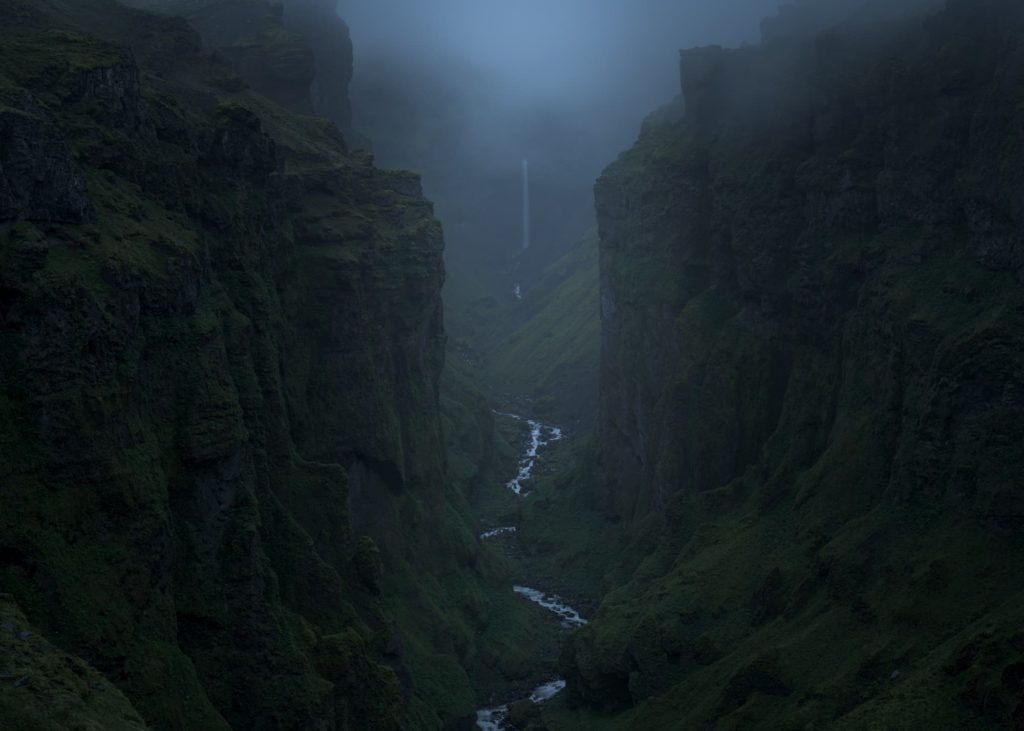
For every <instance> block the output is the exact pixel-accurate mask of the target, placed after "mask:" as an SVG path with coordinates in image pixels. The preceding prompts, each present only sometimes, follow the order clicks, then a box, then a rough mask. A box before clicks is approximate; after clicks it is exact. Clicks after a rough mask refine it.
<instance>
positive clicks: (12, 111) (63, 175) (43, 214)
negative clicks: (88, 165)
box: [0, 92, 92, 223]
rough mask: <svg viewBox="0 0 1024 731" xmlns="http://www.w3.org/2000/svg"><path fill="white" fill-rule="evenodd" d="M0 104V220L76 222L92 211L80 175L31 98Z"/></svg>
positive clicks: (11, 97)
mask: <svg viewBox="0 0 1024 731" xmlns="http://www.w3.org/2000/svg"><path fill="white" fill-rule="evenodd" d="M6 96H7V99H5V100H4V101H3V102H2V106H0V220H11V219H27V220H36V221H54V222H62V223H78V222H81V221H83V220H85V219H86V218H87V217H89V215H90V214H91V213H92V203H91V201H90V200H89V197H88V196H87V195H86V192H85V181H84V180H83V178H82V172H81V170H80V169H79V168H78V165H77V164H76V163H75V160H74V157H73V155H72V153H71V149H70V148H69V147H68V145H67V142H66V141H65V140H64V139H63V138H62V137H61V136H60V133H59V132H58V131H57V130H56V129H54V127H53V126H52V125H51V124H49V122H48V120H47V119H46V118H45V116H44V115H45V113H44V112H43V110H42V109H41V108H40V107H39V105H38V104H37V103H36V102H35V100H34V99H33V98H32V96H31V95H30V94H28V93H27V92H23V93H20V94H17V93H16V94H12V93H8V94H7V95H6Z"/></svg>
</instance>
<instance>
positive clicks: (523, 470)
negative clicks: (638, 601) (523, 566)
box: [476, 412, 587, 731]
mask: <svg viewBox="0 0 1024 731" xmlns="http://www.w3.org/2000/svg"><path fill="white" fill-rule="evenodd" d="M495 413H496V414H497V415H498V416H502V417H505V418H508V419H513V420H515V421H519V422H524V423H525V424H526V425H527V427H528V428H529V436H528V438H527V440H526V444H525V446H524V448H523V452H522V454H521V455H520V457H519V462H518V472H517V474H516V476H515V477H513V478H512V479H511V480H509V481H508V482H507V483H505V487H506V488H508V489H509V490H511V491H512V492H513V493H515V494H516V495H518V496H520V497H522V498H525V497H527V496H528V495H529V494H530V492H529V490H528V489H527V487H526V486H527V485H528V484H529V482H530V481H531V480H532V478H533V473H534V469H535V467H536V466H537V463H538V461H539V460H540V457H541V453H542V451H543V449H544V448H545V447H548V446H550V445H551V444H553V443H555V442H558V441H561V440H562V439H563V438H564V433H563V431H562V429H561V428H560V427H557V426H553V425H551V424H545V423H543V422H540V421H536V420H534V419H528V418H526V417H522V416H519V415H517V414H510V413H506V412H495ZM518 531H519V529H518V527H517V526H499V527H496V528H491V529H488V530H485V531H483V532H482V533H480V538H481V539H483V540H490V539H499V538H503V537H505V538H511V537H514V536H515V534H516V533H518ZM516 597H519V598H520V600H522V599H525V600H526V601H529V602H532V603H534V604H536V605H537V606H539V607H541V608H543V609H545V610H547V611H548V612H549V613H550V615H551V616H552V618H556V619H557V621H558V622H559V623H560V624H561V626H562V627H563V628H565V629H567V630H572V629H576V628H578V627H582V626H583V625H585V624H586V623H587V620H586V619H584V618H583V616H582V615H581V614H580V613H579V612H578V611H577V610H576V609H574V608H573V607H571V606H569V604H568V603H567V602H566V601H565V600H564V599H562V597H560V596H558V595H557V594H552V593H548V592H545V591H541V590H540V589H535V588H532V587H529V586H522V585H518V584H517V585H515V586H513V587H512V591H511V593H510V596H509V599H510V601H515V600H516ZM564 688H565V680H563V679H562V678H553V679H551V680H548V681H546V682H544V683H542V684H540V685H538V686H537V687H536V688H534V689H533V691H532V692H531V693H530V694H529V695H528V696H526V697H524V698H521V699H518V700H515V701H511V702H509V703H505V704H502V705H498V706H492V707H489V708H481V709H480V710H478V711H477V714H476V725H477V727H478V728H479V729H481V731H505V730H506V729H509V728H510V726H509V720H510V716H511V715H512V709H513V707H514V706H516V705H518V704H520V703H522V702H524V701H530V702H532V703H535V704H540V703H544V702H545V701H548V700H550V699H552V698H554V697H555V696H556V695H558V693H560V692H561V691H562V690H563V689H564Z"/></svg>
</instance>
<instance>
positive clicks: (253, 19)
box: [160, 0, 353, 130]
mask: <svg viewBox="0 0 1024 731" xmlns="http://www.w3.org/2000/svg"><path fill="white" fill-rule="evenodd" d="M160 7H161V9H162V10H164V11H165V12H169V13H173V14H180V15H181V16H183V17H184V18H186V19H187V20H188V21H189V23H190V24H192V25H193V26H194V27H195V28H196V29H197V30H198V31H199V32H200V34H201V35H202V37H203V43H204V45H205V46H206V47H207V48H210V49H213V50H216V51H217V52H218V53H220V54H222V55H223V56H225V57H226V58H227V59H229V60H230V61H231V63H232V65H233V66H234V67H235V69H236V70H237V72H238V74H239V75H240V76H241V77H242V78H243V79H244V80H245V81H246V82H247V83H248V84H250V85H251V86H252V87H253V88H254V89H256V90H257V91H259V92H260V93H261V94H265V95H266V96H269V97H270V98H271V99H274V100H275V101H277V102H279V103H280V104H283V105H284V106H286V107H288V108H289V109H291V110H293V111H296V112H299V113H302V114H316V115H318V116H321V117H324V118H325V119H329V120H331V121H332V122H334V123H335V124H336V125H338V127H339V128H340V129H343V130H347V129H349V128H350V127H351V125H352V109H351V105H350V104H349V99H348V86H349V83H350V82H351V80H352V64H353V59H352V39H351V37H350V35H349V30H348V26H346V25H345V23H344V22H343V21H342V20H341V18H339V17H338V14H337V9H336V3H334V2H331V1H330V0H288V2H286V3H283V4H281V3H276V4H275V3H270V2H266V0H165V2H163V3H161V5H160Z"/></svg>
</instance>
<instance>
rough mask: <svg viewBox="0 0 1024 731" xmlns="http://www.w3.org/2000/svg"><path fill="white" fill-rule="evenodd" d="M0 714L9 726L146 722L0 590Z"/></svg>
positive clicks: (120, 728) (125, 729) (125, 730)
mask: <svg viewBox="0 0 1024 731" xmlns="http://www.w3.org/2000/svg"><path fill="white" fill-rule="evenodd" d="M0 668H2V672H0V718H3V719H4V724H5V725H6V726H9V727H10V728H24V729H29V728H32V729H35V728H38V729H43V728H45V729H48V730H50V729H52V731H71V729H82V728H103V729H110V730H111V731H147V729H148V728H149V727H148V726H147V725H146V724H145V723H144V722H143V720H142V718H141V717H140V716H139V714H138V712H136V710H135V709H134V708H132V705H131V703H129V702H128V699H127V698H125V697H124V695H123V694H122V693H121V691H120V690H118V689H117V687H116V686H115V685H113V684H111V683H110V682H109V681H108V680H107V679H106V678H104V677H103V676H102V675H101V674H100V673H99V672H97V671H96V669H95V668H92V667H90V666H89V665H88V663H86V662H85V661H83V660H82V659H81V658H77V657H73V656H71V655H68V654H67V653H64V652H61V651H60V650H59V649H57V648H56V647H54V646H53V645H51V644H50V643H49V642H47V641H46V639H45V638H44V637H42V636H40V635H39V633H38V632H37V631H36V630H35V628H34V627H32V626H31V625H29V623H28V620H26V619H25V616H24V615H23V614H22V613H21V610H20V609H19V608H18V606H17V605H16V604H15V603H14V601H13V599H12V597H11V596H10V595H2V594H0Z"/></svg>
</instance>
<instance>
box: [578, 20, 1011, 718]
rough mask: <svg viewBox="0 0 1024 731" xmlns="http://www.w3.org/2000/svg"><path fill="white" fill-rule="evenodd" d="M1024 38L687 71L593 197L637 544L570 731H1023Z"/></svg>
mask: <svg viewBox="0 0 1024 731" xmlns="http://www.w3.org/2000/svg"><path fill="white" fill-rule="evenodd" d="M1022 39H1024V12H1022V8H1021V6H1020V4H1019V3H1013V2H1002V1H986V2H974V1H970V2H968V1H965V0H950V2H949V3H948V4H947V6H946V7H945V8H944V9H941V10H940V11H938V12H935V13H932V14H930V15H928V16H927V17H923V18H922V17H918V18H916V19H914V20H910V21H894V22H892V23H884V24H881V25H875V24H871V23H869V22H866V21H865V20H864V19H863V18H861V19H859V22H858V23H856V24H851V25H847V26H843V27H838V28H835V29H832V30H830V31H827V32H824V33H820V34H815V35H812V36H803V37H801V36H800V35H799V34H797V35H793V36H786V37H782V38H779V39H776V40H774V41H772V42H769V43H767V44H765V45H763V46H760V47H751V48H745V49H740V50H735V51H725V50H722V49H718V48H708V49H700V50H696V51H691V52H687V53H685V54H684V55H683V60H682V71H683V91H684V95H685V100H686V105H687V109H686V114H685V117H684V118H683V119H682V120H680V121H678V122H672V121H671V120H667V121H666V120H664V119H662V120H660V121H652V123H651V124H650V125H649V126H648V127H647V129H645V131H644V133H643V135H642V136H641V138H640V140H639V142H638V143H637V145H636V147H635V148H634V149H632V150H631V151H630V152H628V153H626V154H625V155H624V156H623V157H622V158H621V159H620V160H619V161H618V162H616V163H615V164H614V165H612V166H611V167H610V168H609V169H608V170H607V172H606V173H605V175H604V176H603V178H602V179H601V180H600V181H599V183H598V186H597V205H598V214H599V222H600V235H601V277H602V282H601V303H602V328H603V364H602V402H601V421H600V426H601V437H600V457H599V459H600V461H601V466H602V468H603V471H604V474H605V476H606V479H605V480H604V486H603V487H602V490H601V495H600V503H601V505H602V507H603V509H604V510H605V511H606V512H607V513H609V514H611V515H613V516H615V517H618V518H621V519H622V520H623V521H624V522H625V523H626V525H627V526H631V527H632V530H633V531H634V538H637V539H638V540H640V539H641V538H642V539H643V540H644V541H646V543H643V542H641V543H638V544H636V545H638V546H639V545H644V546H645V548H644V549H643V552H642V553H638V554H637V559H638V560H642V562H641V563H640V565H639V568H638V569H637V570H636V572H635V573H634V575H633V579H632V580H631V581H630V582H628V583H627V584H625V585H623V586H621V587H620V588H619V589H618V590H616V591H614V592H612V593H611V594H610V595H609V596H608V597H607V598H606V599H605V601H604V604H603V606H602V608H601V610H600V611H599V613H598V614H597V616H596V618H595V621H594V622H592V624H591V625H590V626H589V627H587V628H586V629H584V630H582V631H581V632H579V633H577V635H576V637H575V638H574V639H573V641H572V642H571V643H570V645H569V646H568V647H567V649H566V653H565V655H564V657H563V665H564V670H565V672H566V673H567V676H568V679H569V688H570V696H569V700H570V702H572V703H582V704H584V708H583V709H582V710H579V711H575V712H571V713H570V712H568V711H566V712H565V718H566V719H570V720H566V721H565V723H566V724H567V725H571V724H572V723H573V721H572V720H571V719H576V720H575V723H577V724H578V726H579V727H581V728H588V729H590V728H600V727H602V724H610V725H612V726H614V727H619V728H633V729H653V728H657V729H695V728H709V727H714V728H719V729H727V728H729V729H733V728H734V729H754V728H765V729H790V728H792V729H806V728H826V727H827V728H851V729H854V728H855V729H877V728H886V729H919V728H943V729H953V728H957V729H983V728H984V729H993V728H1019V727H1020V724H1021V723H1022V719H1024V705H1022V703H1021V698H1022V695H1021V677H1022V668H1024V638H1022V635H1021V633H1020V628H1021V626H1022V623H1024V603H1022V597H1024V593H1022V592H1024V581H1022V579H1021V577H1022V576H1024V543H1022V538H1021V537H1022V533H1021V527H1022V525H1024V524H1022V518H1024V491H1022V488H1021V477H1020V470H1019V466H1020V464H1021V463H1022V461H1024V288H1022V286H1021V272H1022V266H1024V258H1022V256H1021V252H1022V251H1024V248H1022V241H1021V231H1022V230H1024V229H1022V225H1024V211H1022V209H1021V207H1020V202H1021V201H1022V200H1024V190H1022V183H1024V178H1022V177H1021V172H1020V171H1021V170H1022V169H1024V168H1022V163H1024V138H1022V137H1021V134H1020V130H1021V128H1022V127H1021V125H1022V123H1024V118H1022V116H1021V115H1022V111H1021V110H1022V107H1021V103H1020V102H1021V93H1022V86H1021V79H1022V78H1024V65H1022V59H1024V41H1022ZM652 519H653V520H654V521H655V522H654V526H655V527H653V528H651V527H650V524H651V520H652ZM627 530H629V528H627ZM636 550H639V549H636ZM595 712H607V713H611V714H612V715H610V716H601V715H600V714H599V713H598V715H595ZM602 718H603V719H604V720H603V721H602V720H601V719H602ZM581 719H582V720H581Z"/></svg>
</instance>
